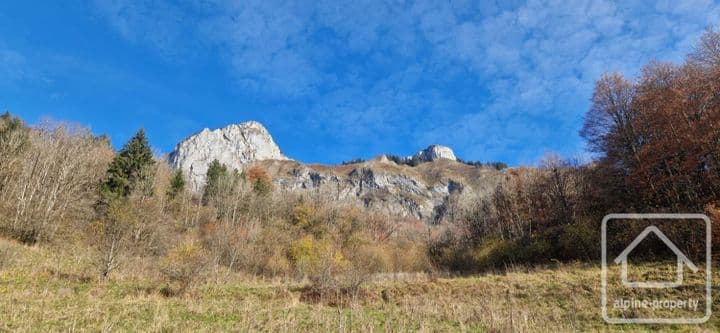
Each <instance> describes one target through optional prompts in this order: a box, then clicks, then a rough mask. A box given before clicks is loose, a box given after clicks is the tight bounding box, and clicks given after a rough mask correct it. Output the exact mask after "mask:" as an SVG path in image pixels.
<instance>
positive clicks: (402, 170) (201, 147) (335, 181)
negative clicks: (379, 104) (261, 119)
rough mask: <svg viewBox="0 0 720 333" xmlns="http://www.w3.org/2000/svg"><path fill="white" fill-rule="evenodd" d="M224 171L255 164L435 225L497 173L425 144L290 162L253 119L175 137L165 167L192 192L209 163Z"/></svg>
mask: <svg viewBox="0 0 720 333" xmlns="http://www.w3.org/2000/svg"><path fill="white" fill-rule="evenodd" d="M215 159H217V160H218V161H219V162H220V163H223V164H225V165H226V166H227V167H228V168H230V169H237V170H240V171H241V170H244V169H246V168H248V167H250V166H260V167H262V168H263V169H264V170H265V171H267V173H268V174H269V175H270V177H271V178H272V181H273V185H274V187H275V189H276V190H277V191H279V193H282V192H283V191H286V192H294V193H308V194H313V195H321V196H323V197H325V198H326V199H327V200H332V201H336V202H338V203H343V204H350V205H354V206H358V207H361V208H364V209H367V210H369V211H372V212H382V213H387V214H391V215H394V216H398V217H408V218H416V219H420V220H423V221H426V222H430V223H433V222H438V221H440V220H442V219H443V217H444V216H447V215H448V214H452V213H453V211H455V210H456V209H459V208H458V207H461V206H462V205H463V203H465V202H472V201H475V200H478V198H479V197H484V196H487V195H489V193H491V192H492V190H493V189H494V188H495V187H496V186H497V184H498V183H499V182H500V181H501V179H502V175H503V172H502V171H498V170H495V169H493V168H488V167H479V166H471V165H467V164H464V163H459V162H458V159H457V158H456V156H455V154H454V153H453V151H452V149H450V148H449V147H445V146H440V145H431V146H429V147H427V148H426V149H423V150H421V151H419V152H418V153H417V154H415V155H412V156H409V157H405V158H403V157H398V156H396V155H380V156H378V157H376V158H374V159H372V160H370V161H363V160H360V159H358V160H357V161H354V162H351V163H347V164H345V165H338V166H327V165H313V164H303V163H300V162H297V161H293V160H290V159H289V158H287V157H286V156H285V155H283V153H282V152H281V151H280V148H278V146H277V145H276V144H275V142H274V141H273V139H272V137H271V136H270V133H268V131H267V130H266V129H265V127H263V126H262V125H261V124H260V123H258V122H254V121H251V122H246V123H242V124H238V125H230V126H228V127H225V128H222V129H217V130H214V131H211V130H208V129H204V130H203V131H202V132H200V133H198V134H195V135H193V136H190V137H189V138H187V139H185V140H183V141H182V142H180V143H179V144H178V145H177V147H176V148H175V150H174V151H173V152H172V153H171V154H170V156H169V160H170V164H171V166H172V167H173V168H175V169H176V170H177V169H179V170H182V171H183V173H184V174H185V175H186V177H187V178H188V181H189V184H190V186H191V188H192V189H193V190H194V191H201V190H202V189H203V187H204V186H205V178H206V174H207V169H208V165H209V164H210V163H212V161H213V160H215Z"/></svg>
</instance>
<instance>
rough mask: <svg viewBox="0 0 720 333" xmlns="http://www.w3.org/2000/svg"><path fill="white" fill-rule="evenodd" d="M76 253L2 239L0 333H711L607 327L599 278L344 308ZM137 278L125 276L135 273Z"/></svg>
mask: <svg viewBox="0 0 720 333" xmlns="http://www.w3.org/2000/svg"><path fill="white" fill-rule="evenodd" d="M91 264H92V263H91V262H90V259H87V254H83V253H75V254H71V253H61V252H58V251H53V250H51V249H47V248H38V247H27V246H23V245H19V244H17V243H14V242H11V241H6V240H2V239H0V331H37V332H40V331H43V332H44V331H151V332H155V331H163V332H165V331H169V332H172V331H178V332H181V331H182V332H184V331H243V332H244V331H273V332H298V331H300V332H302V331H311V332H327V331H338V332H349V331H362V332H373V331H374V332H378V331H393V332H404V331H424V332H436V331H479V332H539V331H551V330H552V331H560V332H565V331H653V330H675V331H707V332H714V331H717V330H718V328H719V327H720V322H719V321H718V320H717V318H715V317H713V318H712V319H711V321H710V322H709V323H707V324H704V325H700V326H652V325H651V326H647V325H643V326H617V325H606V324H605V323H604V322H603V321H602V319H601V316H600V309H599V307H600V306H599V303H600V300H599V295H600V282H599V280H600V274H599V268H598V267H597V266H588V265H580V264H577V265H565V266H559V267H555V268H546V269H532V270H523V269H516V270H514V271H512V272H505V273H499V274H488V275H483V276H474V277H465V278H440V279H429V278H427V277H425V276H408V275H405V276H387V277H384V278H379V279H378V280H377V281H375V282H373V283H371V284H369V285H368V286H367V290H366V291H365V292H363V293H361V294H360V295H357V296H356V297H355V298H354V299H351V300H349V301H347V302H344V304H341V305H336V304H333V303H335V302H327V301H320V300H317V299H312V300H308V299H307V297H305V294H304V293H303V290H304V289H303V288H302V287H303V285H302V284H301V283H283V282H281V281H268V280H262V279H253V278H250V277H241V276H238V275H236V274H234V273H228V272H225V271H221V270H219V271H214V272H209V273H208V277H207V278H206V280H205V282H203V283H202V284H200V285H196V286H194V287H193V288H191V290H189V291H188V293H187V294H185V295H184V296H176V297H165V296H163V292H162V288H163V286H164V283H163V282H162V281H161V280H160V279H159V277H157V276H155V275H153V274H152V270H151V269H150V268H149V267H145V266H144V264H143V262H140V261H138V262H132V263H127V264H126V265H125V269H123V270H121V271H118V272H117V273H116V274H115V275H114V276H113V277H112V278H111V279H109V280H107V281H101V280H99V279H98V278H97V277H96V276H95V275H93V274H92V273H91V272H92V265H91ZM131 268H132V269H131Z"/></svg>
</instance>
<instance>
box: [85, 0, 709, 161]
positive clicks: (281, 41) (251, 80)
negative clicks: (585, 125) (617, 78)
mask: <svg viewBox="0 0 720 333" xmlns="http://www.w3.org/2000/svg"><path fill="white" fill-rule="evenodd" d="M98 5H99V7H101V8H102V10H101V11H102V12H103V13H105V15H107V17H108V21H109V22H110V24H111V25H112V26H113V27H115V28H116V29H117V30H118V32H119V33H120V34H121V35H122V36H124V37H125V38H127V39H128V40H131V41H137V42H145V43H150V44H153V45H154V46H157V47H158V48H160V49H168V48H170V49H171V48H173V47H174V45H175V44H177V43H180V41H179V40H182V39H184V38H186V37H187V36H188V35H190V36H195V37H197V38H201V39H203V40H204V41H205V42H206V43H208V45H210V46H213V47H214V48H216V49H217V50H219V52H220V54H221V56H222V58H223V59H225V61H226V62H227V64H229V66H230V67H231V68H232V70H233V72H234V73H235V75H236V77H237V78H238V82H240V84H241V85H242V87H244V88H247V89H251V90H253V91H256V92H258V93H262V94H269V95H272V96H278V97H281V98H289V99H290V100H292V99H308V100H310V101H311V106H310V108H311V110H312V111H311V112H308V116H307V118H306V119H305V121H306V123H307V124H310V125H313V124H315V123H316V122H317V121H319V120H318V117H322V122H324V123H329V124H330V125H328V126H325V128H324V130H326V131H334V132H333V135H334V136H336V137H338V138H340V137H343V136H347V137H354V138H356V137H363V136H365V137H367V138H366V140H369V141H373V140H374V141H373V142H379V141H382V140H386V138H384V137H383V135H384V134H387V133H389V132H390V131H396V132H400V133H406V134H407V135H410V136H411V138H409V139H411V140H414V141H416V142H417V143H418V145H420V144H422V142H425V143H430V142H428V141H443V142H444V143H446V144H451V145H453V146H455V147H457V148H458V149H459V150H461V151H462V152H463V153H465V154H466V155H469V157H470V158H478V159H488V158H496V157H497V156H501V155H502V154H503V153H505V154H507V153H510V154H516V156H517V160H518V161H531V160H533V159H535V158H537V157H539V156H541V155H542V154H543V153H544V151H540V150H544V149H543V148H548V149H559V150H563V152H573V150H575V149H579V147H580V146H581V144H580V143H579V142H578V140H577V139H576V140H574V141H573V140H571V139H568V138H569V137H574V136H576V134H575V133H576V132H577V129H578V127H579V125H580V123H579V122H580V118H581V116H582V114H583V113H584V111H585V108H586V107H587V100H588V99H589V97H590V94H591V90H592V86H593V82H594V81H595V80H596V79H597V78H598V77H599V75H600V74H601V73H602V72H604V71H612V70H619V71H622V72H625V73H627V74H629V75H633V74H635V73H636V72H637V70H638V69H639V68H640V66H641V65H642V64H644V63H645V62H647V61H648V60H650V59H653V58H660V59H664V60H672V61H679V60H680V59H681V58H682V55H683V54H684V53H686V52H688V51H689V48H690V46H691V45H692V44H693V43H694V41H695V40H696V39H697V37H698V36H699V34H700V33H701V32H702V30H703V29H704V28H705V27H706V26H708V25H711V24H717V23H718V22H713V21H712V20H717V17H718V14H720V6H719V5H718V4H717V3H714V2H711V1H709V0H697V1H692V2H690V1H688V2H683V3H678V2H677V1H659V2H657V3H651V2H648V3H640V2H614V1H607V0H583V1H573V2H570V3H569V2H567V1H557V0H529V1H527V2H520V3H516V4H511V5H508V6H506V7H505V8H503V7H501V6H498V5H495V4H494V3H491V2H474V1H432V0H419V1H415V2H413V3H405V2H401V1H335V0H322V1H312V2H304V3H299V2H281V1H269V0H264V1H263V0H249V1H230V0H227V1H225V0H214V1H195V2H194V3H193V5H191V6H190V10H188V9H187V8H186V9H184V10H183V9H181V8H179V7H177V6H173V5H170V4H168V3H164V2H162V1H152V2H150V1H134V2H133V1H130V2H128V1H122V2H121V1H117V0H98ZM188 13H195V14H196V16H188V15H189V14H188ZM188 22H189V23H188ZM458 81H459V82H461V83H464V84H466V85H471V86H470V87H467V88H466V89H467V90H470V91H472V90H476V91H478V94H482V93H483V92H489V93H490V94H489V96H487V97H485V98H482V99H478V98H475V97H474V96H471V95H472V94H469V93H465V94H464V95H461V96H458V95H457V94H456V90H457V89H456V87H454V86H453V84H458ZM524 142H525V143H527V142H532V144H523V143H524ZM538 142H542V144H538ZM542 145H544V146H546V147H540V148H538V146H542Z"/></svg>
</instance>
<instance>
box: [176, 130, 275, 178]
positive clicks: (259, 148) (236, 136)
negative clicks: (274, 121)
mask: <svg viewBox="0 0 720 333" xmlns="http://www.w3.org/2000/svg"><path fill="white" fill-rule="evenodd" d="M215 159H217V160H218V161H220V163H222V164H225V165H227V166H228V168H229V169H231V170H232V169H238V170H241V169H242V166H243V165H244V164H246V163H250V162H255V161H263V160H288V158H287V157H286V156H285V155H283V153H282V152H281V151H280V148H279V147H278V146H277V145H276V144H275V141H273V138H272V136H270V133H268V131H267V129H265V127H264V126H263V125H262V124H260V123H258V122H256V121H249V122H245V123H241V124H236V125H230V126H227V127H225V128H221V129H216V130H213V131H211V130H209V129H207V128H206V129H204V130H202V131H201V132H200V133H197V134H195V135H193V136H190V137H188V138H187V139H185V140H183V141H181V142H180V143H179V144H178V145H177V146H176V147H175V150H174V151H173V152H172V153H171V154H170V156H169V161H170V165H171V166H172V167H173V168H174V169H175V170H178V169H179V170H182V171H183V173H185V175H186V177H187V178H188V180H189V182H190V185H191V187H192V189H193V190H196V191H197V190H200V189H201V188H202V187H203V186H204V185H205V176H206V174H207V170H208V165H210V163H212V161H213V160H215Z"/></svg>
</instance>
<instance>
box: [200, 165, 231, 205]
mask: <svg viewBox="0 0 720 333" xmlns="http://www.w3.org/2000/svg"><path fill="white" fill-rule="evenodd" d="M227 173H228V170H227V166H225V165H224V164H221V163H220V161H218V160H217V159H215V160H213V161H212V163H210V166H209V167H208V171H207V177H206V179H207V182H206V183H205V192H204V194H203V202H204V203H205V204H207V203H208V202H209V200H210V199H212V198H214V197H215V196H217V195H218V193H219V191H220V182H221V181H222V179H223V178H226V176H227Z"/></svg>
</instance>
